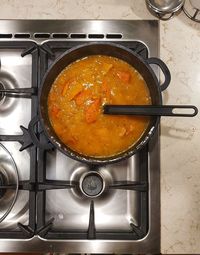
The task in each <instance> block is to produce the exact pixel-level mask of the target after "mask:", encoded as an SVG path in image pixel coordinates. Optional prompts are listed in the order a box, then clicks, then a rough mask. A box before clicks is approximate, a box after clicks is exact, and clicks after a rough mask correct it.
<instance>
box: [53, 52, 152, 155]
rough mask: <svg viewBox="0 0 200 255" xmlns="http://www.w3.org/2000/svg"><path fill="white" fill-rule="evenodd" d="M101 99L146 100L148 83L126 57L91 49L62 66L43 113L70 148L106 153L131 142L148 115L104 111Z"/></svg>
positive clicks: (120, 149) (113, 101)
mask: <svg viewBox="0 0 200 255" xmlns="http://www.w3.org/2000/svg"><path fill="white" fill-rule="evenodd" d="M104 104H123V105H126V104H129V105H131V104H133V105H142V104H144V105H149V104H151V97H150V93H149V90H148V87H147V85H146V83H145V81H144V79H143V78H142V76H141V75H140V74H139V72H138V71H137V70H136V69H134V68H133V67H132V66H130V65H129V64H128V63H126V62H124V61H122V60H120V59H117V58H114V57H109V56H104V55H93V56H88V57H86V58H83V59H80V60H78V61H76V62H73V63H72V64H70V65H69V66H67V67H66V68H65V69H64V70H63V71H62V72H61V73H60V74H59V75H58V77H57V78H56V80H55V81H54V83H53V84H52V87H51V90H50V93H49V97H48V114H49V119H50V122H51V125H52V127H53V129H54V130H55V132H56V134H57V136H58V137H59V139H60V140H61V141H62V142H63V143H64V144H66V145H67V146H68V147H70V148H71V149H72V150H74V151H76V152H79V153H81V154H83V155H87V156H93V157H109V156H113V155H116V154H119V153H121V152H123V151H125V150H127V149H128V148H129V147H130V146H132V145H134V144H135V143H136V142H137V141H138V139H140V137H141V136H142V135H143V133H144V132H145V130H146V128H147V126H148V124H149V117H142V116H111V115H104V114H103V112H102V108H103V105H104Z"/></svg>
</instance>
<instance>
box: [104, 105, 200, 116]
mask: <svg viewBox="0 0 200 255" xmlns="http://www.w3.org/2000/svg"><path fill="white" fill-rule="evenodd" d="M103 113H104V114H110V115H141V116H171V117H194V116H195V115H197V113H198V109H197V107H196V106H193V105H104V106H103Z"/></svg>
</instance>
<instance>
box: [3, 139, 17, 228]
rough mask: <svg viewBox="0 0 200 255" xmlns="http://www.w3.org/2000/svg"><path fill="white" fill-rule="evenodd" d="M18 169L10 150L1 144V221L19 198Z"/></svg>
mask: <svg viewBox="0 0 200 255" xmlns="http://www.w3.org/2000/svg"><path fill="white" fill-rule="evenodd" d="M18 188H19V177H18V171H17V167H16V164H15V161H14V159H13V158H12V156H11V154H10V153H9V151H8V150H7V149H6V148H5V147H4V146H3V145H2V144H0V208H1V210H0V223H1V222H2V221H3V220H4V219H5V218H6V217H7V216H8V214H9V213H10V211H11V210H12V208H13V206H14V204H15V201H16V199H17V194H18Z"/></svg>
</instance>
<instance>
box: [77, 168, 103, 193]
mask: <svg viewBox="0 0 200 255" xmlns="http://www.w3.org/2000/svg"><path fill="white" fill-rule="evenodd" d="M80 185H81V190H82V192H83V193H84V194H85V195H86V196H88V197H97V196H99V195H100V194H101V193H102V192H103V190H104V186H105V184H104V180H103V178H102V177H101V175H100V174H99V173H97V172H88V173H87V174H86V175H84V176H83V178H82V181H81V183H80Z"/></svg>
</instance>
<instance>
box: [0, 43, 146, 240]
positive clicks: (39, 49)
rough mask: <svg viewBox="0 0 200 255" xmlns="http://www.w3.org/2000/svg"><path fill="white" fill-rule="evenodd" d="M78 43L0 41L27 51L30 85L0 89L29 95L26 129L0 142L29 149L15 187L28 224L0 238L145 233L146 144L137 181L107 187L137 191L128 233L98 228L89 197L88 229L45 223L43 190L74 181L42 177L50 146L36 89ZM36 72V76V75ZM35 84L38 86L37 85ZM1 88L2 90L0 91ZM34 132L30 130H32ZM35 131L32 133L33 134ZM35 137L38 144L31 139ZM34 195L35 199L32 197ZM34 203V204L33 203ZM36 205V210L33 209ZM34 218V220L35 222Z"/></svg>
mask: <svg viewBox="0 0 200 255" xmlns="http://www.w3.org/2000/svg"><path fill="white" fill-rule="evenodd" d="M117 43H119V44H122V45H124V46H126V47H128V48H130V49H132V50H134V51H135V52H136V53H138V54H140V55H141V56H142V57H143V58H147V56H148V50H147V48H146V46H145V45H144V44H142V43H140V42H136V41H130V42H128V41H126V42H122V41H119V42H117ZM80 44H81V42H75V41H74V42H72V41H68V42H66V41H49V42H47V43H44V44H43V45H42V46H38V45H37V44H35V43H34V42H31V41H19V42H16V41H13V42H10V41H3V42H0V49H5V48H6V49H16V48H17V49H22V53H21V55H22V57H25V56H26V55H27V54H31V55H32V87H31V88H25V89H21V88H19V89H9V90H6V91H5V90H4V89H3V88H0V93H4V92H6V93H8V94H10V96H15V97H30V98H31V118H32V120H31V121H30V125H29V127H28V129H27V128H25V127H23V126H21V130H22V132H23V134H22V135H2V134H0V142H1V141H17V142H19V143H21V145H22V146H21V148H20V150H21V151H22V150H24V149H27V148H29V150H30V162H29V163H30V179H29V180H20V182H19V189H20V190H28V191H29V222H28V225H22V224H21V223H20V222H19V223H18V227H19V229H20V230H9V231H8V230H5V229H1V228H0V238H17V239H20V238H21V239H23V238H30V237H32V236H33V235H35V234H38V235H40V236H41V237H43V238H46V239H113V240H138V239H141V238H143V237H144V236H145V235H146V234H147V232H148V146H146V147H145V148H144V149H143V150H141V151H140V152H139V154H138V157H139V162H140V164H139V168H140V169H139V173H140V177H139V180H140V181H139V182H130V181H121V182H114V183H113V184H112V185H111V186H110V187H109V188H110V189H124V190H132V191H133V192H139V194H140V212H141V214H140V222H139V225H138V226H135V225H134V224H133V223H130V231H128V232H114V231H113V232H109V231H107V232H106V231H105V232H102V231H98V229H96V227H95V200H91V203H90V213H89V216H88V229H86V230H85V231H72V230H70V229H66V230H64V231H63V230H54V224H53V221H54V219H51V220H50V221H48V222H46V191H47V190H54V189H70V188H73V187H74V185H76V183H71V182H70V181H58V180H48V179H46V152H47V150H48V149H52V145H51V144H49V143H48V141H47V139H46V137H45V136H44V135H43V132H42V130H41V129H40V125H39V124H38V118H37V114H38V91H39V89H40V86H39V85H40V83H41V80H42V77H43V76H44V74H45V72H46V71H47V69H48V67H49V66H50V65H51V63H52V62H53V61H54V60H55V59H56V58H57V57H58V56H60V55H61V54H62V53H63V52H65V51H66V50H68V49H70V48H71V47H74V46H77V45H80ZM38 74H39V75H38ZM38 84H39V85H38ZM1 90H2V91H1ZM33 131H34V132H33ZM34 133H35V134H34ZM34 136H36V137H37V138H38V139H39V141H40V144H42V145H43V146H38V145H39V144H37V143H36V142H35V141H36V139H35V137H34ZM36 198H37V199H36ZM36 205H37V206H36ZM36 208H37V209H36ZM36 219H37V221H36Z"/></svg>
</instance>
